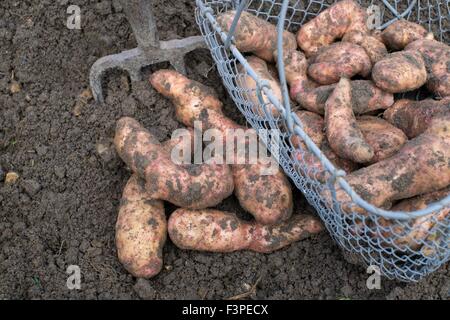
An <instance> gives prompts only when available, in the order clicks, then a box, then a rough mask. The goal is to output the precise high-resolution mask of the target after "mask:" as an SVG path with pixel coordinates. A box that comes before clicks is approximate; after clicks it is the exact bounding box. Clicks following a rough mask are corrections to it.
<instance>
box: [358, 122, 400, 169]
mask: <svg viewBox="0 0 450 320" xmlns="http://www.w3.org/2000/svg"><path fill="white" fill-rule="evenodd" d="M357 124H358V128H359V129H360V130H361V132H362V134H363V136H364V139H365V140H366V142H367V143H368V144H369V145H370V146H371V147H372V149H373V150H374V152H375V156H374V157H373V159H372V161H371V162H372V163H376V162H378V161H380V160H384V159H386V158H389V157H391V156H393V155H394V154H395V153H396V152H397V151H399V150H400V149H401V147H402V146H403V145H404V144H405V143H406V141H407V140H408V138H407V137H406V135H405V134H404V133H403V131H402V130H400V129H398V128H396V127H394V126H393V125H391V124H390V123H389V122H387V121H386V120H383V119H381V118H378V117H371V116H364V117H360V118H358V119H357Z"/></svg>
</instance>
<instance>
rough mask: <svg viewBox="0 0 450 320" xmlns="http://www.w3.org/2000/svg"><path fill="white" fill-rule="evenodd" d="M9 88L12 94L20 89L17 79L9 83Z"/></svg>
mask: <svg viewBox="0 0 450 320" xmlns="http://www.w3.org/2000/svg"><path fill="white" fill-rule="evenodd" d="M9 90H10V91H11V93H12V94H16V93H19V92H20V91H22V87H21V86H20V83H18V82H17V81H13V82H12V83H11V86H10V87H9Z"/></svg>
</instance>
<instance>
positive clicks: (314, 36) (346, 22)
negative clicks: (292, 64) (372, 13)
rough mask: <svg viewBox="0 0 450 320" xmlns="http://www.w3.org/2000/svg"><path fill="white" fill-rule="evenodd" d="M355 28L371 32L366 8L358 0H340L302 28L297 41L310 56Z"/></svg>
mask: <svg viewBox="0 0 450 320" xmlns="http://www.w3.org/2000/svg"><path fill="white" fill-rule="evenodd" d="M353 30H358V31H362V32H364V33H368V32H369V30H368V28H367V14H366V12H365V10H364V9H363V8H362V7H361V6H360V5H359V4H358V3H357V2H356V1H353V0H343V1H338V2H337V3H336V4H334V5H332V6H331V7H330V8H328V9H326V10H324V11H322V12H321V13H320V14H319V15H318V16H317V17H315V18H314V19H312V20H311V21H309V22H308V23H306V24H304V25H303V26H302V27H301V28H300V30H299V31H298V33H297V43H298V46H299V47H300V48H301V49H302V50H303V52H305V54H306V56H307V57H310V56H312V55H313V54H315V53H317V51H318V50H319V49H320V48H321V47H324V46H328V45H330V44H331V43H333V42H335V40H338V39H341V38H342V37H343V36H344V35H345V34H346V33H347V32H351V31H353Z"/></svg>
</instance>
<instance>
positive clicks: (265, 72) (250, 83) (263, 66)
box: [239, 56, 283, 116]
mask: <svg viewBox="0 0 450 320" xmlns="http://www.w3.org/2000/svg"><path fill="white" fill-rule="evenodd" d="M247 62H248V64H249V65H250V66H251V67H252V69H253V70H254V71H255V72H256V74H257V75H258V76H259V77H260V78H261V79H264V80H267V81H268V82H269V84H270V88H271V89H272V93H273V94H274V96H275V97H276V98H277V99H278V101H279V102H280V103H283V95H282V93H281V87H280V83H279V82H278V80H276V79H275V78H274V77H273V76H272V74H271V72H270V71H269V69H268V67H267V63H266V62H265V61H264V60H263V59H260V58H258V57H256V56H250V57H247ZM239 69H240V71H241V72H242V73H243V74H245V70H243V67H242V66H240V68H239ZM242 85H243V87H244V88H245V89H248V90H251V91H250V92H248V93H246V94H245V95H246V97H247V99H249V100H250V101H251V102H253V104H254V107H253V112H255V113H256V114H257V115H260V116H265V115H266V113H265V111H264V110H263V109H262V108H261V106H260V104H261V103H260V101H259V99H258V95H257V93H256V89H257V85H256V81H255V80H253V78H252V77H250V76H249V75H248V74H245V76H244V78H243V81H242ZM261 94H262V98H263V101H264V103H265V104H266V107H267V111H268V112H269V114H271V115H273V116H278V115H279V112H278V110H277V109H276V108H275V106H274V105H273V104H272V103H271V102H270V100H269V98H268V97H267V96H266V94H265V93H264V92H261Z"/></svg>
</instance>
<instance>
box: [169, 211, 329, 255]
mask: <svg viewBox="0 0 450 320" xmlns="http://www.w3.org/2000/svg"><path fill="white" fill-rule="evenodd" d="M168 230H169V236H170V239H171V240H172V242H173V243H174V244H175V245H176V246H177V247H178V248H180V249H186V250H197V251H209V252H222V253H226V252H233V251H238V250H251V251H255V252H261V253H270V252H273V251H276V250H279V249H281V248H283V247H285V246H288V245H290V244H292V243H294V242H296V241H300V240H302V239H305V238H307V237H310V236H311V235H312V234H316V233H319V232H321V231H322V230H323V226H322V224H321V223H320V221H319V220H318V219H317V218H315V217H313V216H309V215H300V214H296V215H294V216H292V217H291V218H290V219H289V220H288V221H286V222H282V223H280V224H277V225H274V226H266V225H261V224H259V223H257V222H246V221H243V220H241V219H239V218H238V217H236V215H235V214H234V213H230V212H224V211H218V210H211V209H209V210H187V209H178V210H176V211H175V212H174V213H172V215H171V216H170V218H169V223H168Z"/></svg>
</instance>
